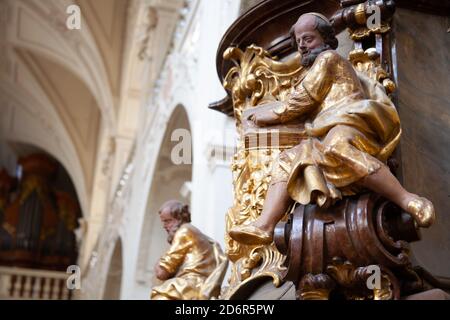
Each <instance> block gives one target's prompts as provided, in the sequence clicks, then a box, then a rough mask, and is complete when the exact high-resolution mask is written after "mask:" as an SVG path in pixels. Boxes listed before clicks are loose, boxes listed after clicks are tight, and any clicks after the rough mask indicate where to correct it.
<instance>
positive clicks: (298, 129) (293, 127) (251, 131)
mask: <svg viewBox="0 0 450 320" xmlns="http://www.w3.org/2000/svg"><path fill="white" fill-rule="evenodd" d="M282 105H283V102H281V101H272V102H268V103H264V104H261V105H258V106H255V107H250V108H247V109H246V110H244V111H243V113H242V129H243V134H244V139H245V147H246V148H247V149H261V148H269V149H270V148H283V149H285V148H292V147H293V146H295V145H297V144H299V143H300V142H301V140H302V139H304V138H305V136H306V135H305V130H304V123H303V122H302V121H300V120H299V121H296V122H292V123H284V124H276V125H269V126H264V127H258V126H257V125H256V124H255V123H254V122H253V121H252V120H251V118H252V116H253V115H254V114H255V113H258V112H265V111H268V110H276V109H278V108H280V107H281V106H282Z"/></svg>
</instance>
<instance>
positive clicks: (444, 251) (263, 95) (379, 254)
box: [0, 0, 450, 300]
mask: <svg viewBox="0 0 450 320" xmlns="http://www.w3.org/2000/svg"><path fill="white" fill-rule="evenodd" d="M371 6H375V7H376V8H377V10H380V12H381V13H380V14H381V17H382V22H381V25H380V26H378V27H377V28H375V29H371V28H370V27H365V23H368V22H367V21H368V18H369V12H370V10H371V8H372V7H371ZM310 12H316V13H318V14H317V15H315V16H314V17H315V18H317V19H322V20H323V21H322V22H325V23H328V24H329V25H330V26H331V28H334V32H335V34H336V36H337V39H338V40H339V46H338V47H337V48H336V52H337V53H338V54H339V55H340V56H341V57H343V59H344V60H345V61H346V63H348V65H349V66H350V67H352V68H353V69H354V70H356V71H357V72H358V75H359V73H363V74H364V76H367V77H368V78H370V77H372V78H373V79H375V80H374V82H376V83H377V85H378V86H379V87H381V88H383V90H384V94H385V96H386V97H388V98H389V99H390V101H391V102H392V104H393V105H395V108H396V110H397V111H398V116H399V119H400V122H401V130H400V129H399V130H400V131H401V138H400V139H399V142H398V145H396V146H395V149H394V148H392V150H389V157H386V159H383V160H384V162H385V163H386V167H388V168H389V170H390V171H391V172H392V174H393V175H395V177H396V178H397V179H398V181H399V182H400V183H401V185H402V186H404V187H405V189H407V190H410V191H411V192H412V193H414V194H418V195H420V196H421V197H425V198H427V199H429V200H430V201H431V202H432V204H433V205H434V209H435V215H436V220H435V221H434V223H433V224H432V225H431V226H430V227H429V228H419V226H418V224H417V221H414V220H413V219H412V218H411V217H410V216H409V215H408V214H406V213H405V212H404V211H405V210H401V209H399V208H398V206H396V204H393V203H392V202H389V201H387V200H386V199H384V198H382V197H381V196H379V195H378V194H375V193H370V192H369V193H365V194H363V195H360V193H356V195H355V193H352V194H348V195H347V194H344V193H343V195H342V196H341V197H340V200H341V202H339V203H338V204H336V205H335V206H331V207H330V208H329V209H326V210H328V211H327V212H325V211H326V210H325V209H324V210H325V211H323V210H321V209H318V208H317V206H316V205H313V204H312V203H310V204H303V203H301V201H298V200H297V199H295V200H296V204H294V205H292V206H291V207H289V212H284V213H285V216H284V218H283V219H282V220H281V222H280V223H279V224H278V225H277V227H276V228H275V231H274V235H273V242H272V241H270V242H269V243H268V244H267V243H266V244H264V245H254V244H250V245H244V244H242V243H239V241H237V240H236V239H234V238H232V237H231V236H230V234H229V231H230V230H232V229H233V228H235V227H236V226H246V225H247V224H249V223H250V224H251V223H253V221H255V220H256V219H257V217H259V216H260V214H261V212H262V210H263V207H264V203H265V202H264V201H266V202H267V201H268V200H267V199H265V196H266V194H267V190H268V188H269V186H270V177H271V173H270V172H271V167H272V164H273V163H275V161H278V160H276V159H278V158H277V157H278V155H279V153H280V150H283V148H285V149H286V148H288V145H289V147H292V139H294V140H295V139H301V134H300V133H299V132H300V131H298V130H299V129H298V126H297V127H294V126H289V125H288V126H284V124H282V128H281V129H280V131H277V132H279V136H278V135H277V139H278V138H279V139H280V141H281V144H283V143H284V141H288V142H286V145H285V146H283V148H281V149H279V150H278V149H277V150H278V151H274V150H275V148H273V147H272V146H271V145H270V144H271V143H272V140H270V141H264V142H263V143H265V144H264V145H262V144H258V145H257V146H256V147H254V148H252V146H250V147H249V146H248V145H247V143H248V141H250V140H251V139H253V138H255V137H256V138H255V139H257V140H258V139H260V136H259V134H260V131H258V130H257V129H255V128H250V129H248V128H247V127H246V122H245V121H246V120H248V119H249V118H246V119H244V114H246V113H245V112H246V111H245V110H247V109H250V108H251V107H255V106H258V104H263V103H264V102H267V101H269V102H273V101H275V100H282V99H283V98H284V97H286V96H287V95H288V94H289V92H290V90H292V89H293V88H294V89H295V86H297V85H299V84H301V83H303V82H302V81H303V79H304V77H305V75H304V73H303V72H304V71H303V69H302V67H301V66H300V65H299V63H300V58H299V57H298V56H297V55H296V54H298V51H297V50H296V48H295V47H296V46H297V45H296V44H295V43H294V44H292V30H294V31H295V28H294V29H291V28H292V26H293V25H294V24H295V23H296V21H297V20H298V19H299V17H300V16H302V15H304V14H307V13H310ZM374 12H375V11H374ZM0 30H1V32H0V299H2V300H75V299H83V300H148V299H150V295H153V293H152V288H163V287H164V281H167V278H164V277H162V276H161V274H160V272H158V269H157V268H155V264H157V263H158V262H160V261H162V259H163V258H161V257H165V254H166V253H167V252H171V250H172V249H173V245H172V244H173V243H172V238H170V237H169V238H168V234H169V235H171V234H170V231H169V229H166V228H165V226H164V227H163V223H164V222H162V214H163V212H164V205H165V204H166V203H167V201H169V200H177V201H180V203H182V204H185V205H186V207H185V208H189V214H190V218H189V219H188V220H186V221H187V223H190V224H192V225H193V226H194V227H195V229H192V230H194V231H192V230H191V229H188V231H185V232H194V233H195V232H197V231H198V232H201V233H202V234H204V235H205V238H204V239H203V238H202V239H203V240H202V241H204V242H205V243H206V242H208V241H209V243H210V244H213V245H214V247H213V248H214V250H215V251H214V254H213V253H210V254H211V255H215V256H214V257H215V260H214V259H213V260H214V261H216V262H215V263H216V264H217V265H216V267H217V268H216V270H215V271H214V272H213V273H212V274H211V275H208V277H206V276H205V278H206V279H207V281H211V283H213V284H214V285H213V287H214V290H212V289H211V288H209V287H208V286H206V285H205V286H204V287H203V288H204V289H205V288H207V289H208V288H209V289H210V291H208V294H206V293H204V292H203V293H204V296H202V298H201V299H210V298H213V297H214V298H219V299H230V300H236V299H238V300H240V299H242V300H246V299H259V300H265V299H278V300H279V299H281V300H283V299H286V300H295V299H300V300H302V299H303V300H308V299H322V300H324V299H331V298H336V299H342V298H346V299H375V300H378V299H379V300H383V299H394V300H398V299H448V300H450V233H449V232H448V231H449V229H450V212H449V208H450V200H449V199H450V193H449V192H450V91H449V88H450V77H449V71H450V50H448V48H450V2H449V1H440V0H301V1H299V0H282V1H280V0H46V1H42V0H0ZM294 39H295V35H294ZM353 69H352V70H353ZM356 71H355V72H356ZM305 72H306V71H305ZM355 74H356V73H355ZM331 78H332V80H333V81H341V79H339V74H336V75H333V76H332V77H330V79H331ZM373 79H372V80H373ZM332 80H330V81H332ZM342 81H343V80H342ZM383 97H384V96H383ZM373 99H375V98H373ZM316 102H317V101H316ZM377 110H378V109H377ZM247 112H248V111H247ZM383 116H384V115H383ZM381 118H382V117H381V116H380V118H377V119H381ZM377 125H378V126H379V127H383V126H384V125H385V123H383V121H381V120H380V123H378V124H377ZM383 128H384V127H383ZM265 129H267V130H266V131H264V132H265V133H267V132H269V131H270V130H271V128H270V127H266V128H265ZM277 129H279V128H278V127H277ZM297 129H298V130H297ZM303 129H304V127H302V130H303ZM296 130H297V131H296ZM400 131H399V132H400ZM261 132H262V130H261ZM302 132H303V131H302ZM292 137H294V138H292ZM299 137H300V138H299ZM399 137H400V134H399ZM296 141H297V140H296ZM259 142H261V141H260V140H258V143H259ZM289 143H291V144H289ZM297 143H298V141H297ZM261 159H262V161H260V160H261ZM259 161H260V162H259ZM302 177H303V176H302ZM328 186H329V184H328ZM340 204H342V206H341V205H340ZM171 208H172V207H171ZM183 208H184V207H183ZM177 210H178V211H180V210H181V209H173V211H174V212H175V211H177ZM183 210H184V209H183ZM183 210H182V211H183ZM186 210H187V209H186ZM186 210H185V211H186ZM185 211H183V212H185ZM160 219H161V220H160ZM364 219H366V220H367V221H366V220H364ZM178 227H179V228H180V229H181V228H182V227H180V226H178ZM317 228H322V229H320V230H321V231H318V230H319V229H317ZM197 229H198V230H197ZM183 230H184V229H183ZM299 230H300V231H299ZM296 232H298V233H296ZM172 236H173V235H172ZM168 239H170V240H169V241H168ZM174 239H178V237H177V236H175V238H174ZM205 239H207V240H205ZM176 241H178V240H176ZM180 241H181V240H180ZM174 242H175V240H174ZM205 243H203V244H204V245H205ZM180 246H181V245H180ZM340 246H341V247H340ZM218 248H219V249H218ZM220 248H221V249H220ZM342 248H344V249H342ZM210 250H212V249H210ZM346 250H347V251H346ZM222 251H223V252H222ZM211 252H212V251H211ZM337 256H339V257H337ZM167 259H169V258H167ZM202 259H204V258H202ZM225 260H226V261H225ZM211 263H212V262H211ZM369 265H376V266H377V267H379V268H381V269H380V270H381V280H380V281H381V288H376V289H373V290H369V291H370V293H367V292H366V291H367V290H366V289H365V288H364V290H363V289H361V288H360V286H361V283H362V281H363V280H361V279H364V281H366V280H367V277H368V275H367V272H368V271H367V267H368V266H369ZM219 269H220V270H219ZM172 276H173V277H182V276H180V272H179V271H174V272H173V274H172ZM319 276H320V277H319ZM322 276H323V277H322ZM162 279H164V280H162ZM202 279H203V278H202ZM330 279H331V280H330ZM330 281H332V282H333V284H329V283H330ZM358 281H359V282H358ZM357 282H358V283H357ZM195 285H197V286H200V285H198V284H195ZM338 288H340V289H338ZM161 290H162V289H161ZM205 290H206V289H205ZM192 292H193V291H189V292H188V293H183V294H184V295H181V297H182V298H183V297H190V298H189V299H197V298H192V294H193V293H192ZM421 293H424V294H423V295H420V294H421ZM162 295H163V294H162ZM180 299H181V298H180ZM186 299H188V298H186ZM199 299H200V298H199Z"/></svg>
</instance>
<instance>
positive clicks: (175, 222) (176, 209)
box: [159, 200, 191, 243]
mask: <svg viewBox="0 0 450 320" xmlns="http://www.w3.org/2000/svg"><path fill="white" fill-rule="evenodd" d="M159 218H160V220H161V223H162V224H163V228H164V230H166V232H167V235H168V236H167V241H168V242H169V243H172V240H173V237H174V235H175V232H177V230H178V229H179V228H180V226H181V225H182V224H184V223H189V222H191V213H190V212H189V206H188V205H184V204H182V203H181V202H179V201H177V200H170V201H167V202H166V203H164V204H163V205H162V206H161V209H159Z"/></svg>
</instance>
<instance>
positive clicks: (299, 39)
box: [229, 13, 435, 245]
mask: <svg viewBox="0 0 450 320" xmlns="http://www.w3.org/2000/svg"><path fill="white" fill-rule="evenodd" d="M291 35H292V39H293V41H295V44H296V46H297V48H298V51H299V52H300V54H301V63H302V65H303V67H305V68H307V70H308V71H307V74H306V76H305V78H304V79H303V80H302V81H301V83H300V84H298V85H297V86H296V87H295V88H293V90H292V92H291V93H290V95H289V96H288V98H287V99H286V100H285V101H277V102H275V103H271V105H272V106H273V107H272V108H259V110H260V111H258V108H255V110H257V111H255V112H254V113H251V114H250V116H249V120H251V121H253V122H254V123H255V124H256V126H258V127H267V126H271V125H279V124H288V123H298V122H302V123H304V125H305V131H306V135H307V138H306V139H304V140H302V142H301V143H300V144H298V145H297V146H295V147H293V148H291V149H287V150H285V151H283V152H282V153H281V154H280V156H279V157H278V159H277V161H276V162H275V164H274V166H273V169H272V178H271V179H272V180H271V183H270V186H269V189H268V191H267V195H266V200H265V203H264V206H263V210H262V213H261V215H260V217H259V218H258V219H257V220H255V221H253V222H252V223H250V224H247V225H240V226H235V227H234V228H232V229H231V230H230V231H229V234H230V236H231V237H232V238H233V239H234V240H236V241H238V242H241V243H244V244H248V245H256V244H269V243H271V242H272V240H273V231H274V228H275V225H276V224H277V222H278V221H279V220H280V219H281V218H282V216H283V215H284V214H285V213H286V211H287V210H288V208H289V207H290V205H291V204H292V202H293V201H297V202H299V203H301V204H303V205H307V204H317V205H319V206H321V207H326V206H329V205H332V204H333V203H334V202H335V201H337V200H339V199H341V198H342V197H343V196H348V195H354V194H357V193H358V192H360V191H362V190H364V189H366V190H367V189H368V190H372V191H374V192H376V193H378V194H381V195H382V196H384V197H385V198H387V199H389V200H390V201H392V202H394V203H395V204H397V205H398V206H399V207H401V208H402V209H403V210H404V211H406V212H407V213H409V214H410V215H412V217H413V218H414V219H415V221H416V222H417V224H418V225H419V226H421V227H428V226H430V225H431V224H432V222H433V221H434V219H435V212H434V208H433V204H432V203H431V202H430V201H429V200H427V199H425V198H423V197H420V196H418V195H416V194H413V193H410V192H408V191H407V190H405V189H404V188H403V187H402V186H401V184H400V183H399V181H398V180H397V178H396V177H395V176H394V175H393V174H392V173H391V171H390V170H389V168H388V167H387V165H386V164H385V163H386V161H387V159H388V157H389V156H390V155H391V153H392V152H393V151H394V149H395V147H396V145H397V144H398V142H399V138H400V135H401V127H400V119H399V116H398V113H397V111H396V108H395V106H394V105H393V104H392V102H391V100H390V99H389V97H388V96H387V95H386V93H385V90H384V88H383V87H382V86H381V85H380V84H379V83H377V82H376V81H375V80H372V79H369V78H368V77H365V76H364V75H362V74H357V72H356V71H355V69H354V68H353V66H352V65H351V63H350V62H349V61H347V60H346V59H344V58H343V57H341V56H340V55H339V54H338V53H337V52H336V51H335V49H336V48H337V46H338V40H337V38H336V36H335V33H334V30H333V27H332V25H331V23H330V22H329V20H328V19H327V18H326V17H324V16H323V15H321V14H318V13H307V14H304V15H302V16H301V17H300V18H299V20H298V21H297V23H296V24H295V25H294V26H293V27H292V29H291Z"/></svg>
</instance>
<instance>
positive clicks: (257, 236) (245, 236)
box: [228, 222, 273, 245]
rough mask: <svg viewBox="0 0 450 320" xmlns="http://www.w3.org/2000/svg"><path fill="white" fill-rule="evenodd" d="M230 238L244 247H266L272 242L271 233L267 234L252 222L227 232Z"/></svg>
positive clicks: (267, 232)
mask: <svg viewBox="0 0 450 320" xmlns="http://www.w3.org/2000/svg"><path fill="white" fill-rule="evenodd" d="M228 234H229V235H230V237H231V238H232V239H233V240H235V241H237V242H239V243H242V244H246V245H267V244H271V243H272V241H273V231H272V232H269V231H266V230H264V229H262V228H260V227H258V226H257V224H256V223H254V222H252V223H250V224H248V225H242V226H235V227H233V228H231V230H230V231H229V232H228Z"/></svg>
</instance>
